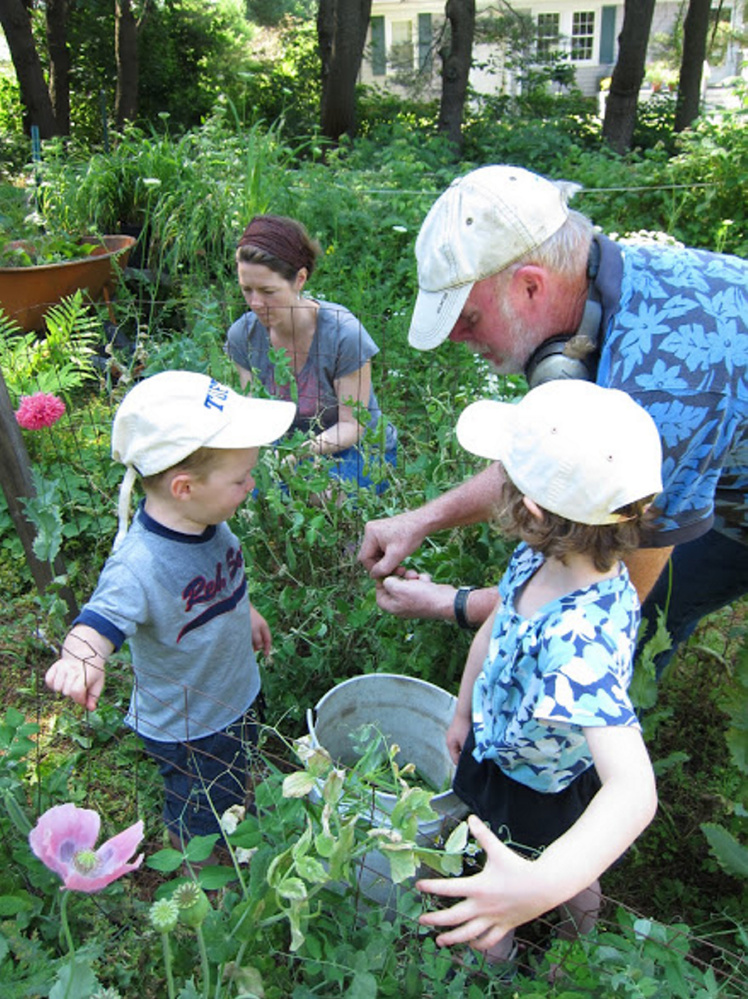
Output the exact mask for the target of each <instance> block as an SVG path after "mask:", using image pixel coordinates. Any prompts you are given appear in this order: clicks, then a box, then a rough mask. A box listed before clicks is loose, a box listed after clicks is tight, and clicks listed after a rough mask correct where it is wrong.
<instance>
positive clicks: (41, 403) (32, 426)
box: [16, 392, 65, 430]
mask: <svg viewBox="0 0 748 999" xmlns="http://www.w3.org/2000/svg"><path fill="white" fill-rule="evenodd" d="M64 412H65V403H64V402H63V401H62V399H58V398H57V396H56V395H51V394H50V393H49V392H35V393H34V395H22V396H21V404H20V405H19V407H18V409H17V410H16V420H17V422H18V424H19V426H21V427H23V429H24V430H40V429H41V428H42V427H51V426H52V425H53V424H54V423H57V421H58V420H59V419H60V417H61V416H62V414H63V413H64Z"/></svg>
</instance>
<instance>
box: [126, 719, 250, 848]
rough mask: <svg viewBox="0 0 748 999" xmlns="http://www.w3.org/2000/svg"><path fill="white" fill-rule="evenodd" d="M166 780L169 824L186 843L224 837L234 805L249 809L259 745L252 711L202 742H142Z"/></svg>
mask: <svg viewBox="0 0 748 999" xmlns="http://www.w3.org/2000/svg"><path fill="white" fill-rule="evenodd" d="M140 738H141V740H142V742H143V746H144V747H145V750H146V752H147V753H148V755H149V756H150V757H151V758H152V759H153V760H154V761H155V762H156V763H157V764H158V769H159V773H160V774H161V777H162V778H163V781H164V822H165V824H166V827H167V829H168V830H169V832H171V833H174V834H175V835H176V837H177V838H178V839H179V840H181V841H184V842H187V840H189V839H191V837H193V836H209V835H210V834H211V833H219V834H220V832H221V827H220V825H219V823H218V818H217V817H220V816H221V815H223V813H224V812H225V811H226V810H227V809H228V808H230V807H231V806H232V805H244V804H245V799H246V796H247V781H248V778H249V757H250V753H251V751H252V747H253V746H255V745H256V744H257V724H256V716H255V713H254V711H253V709H252V708H250V709H249V711H247V712H246V714H244V715H243V716H242V717H241V718H237V720H236V721H235V722H232V724H231V725H229V726H227V727H226V728H225V729H222V730H221V731H220V732H213V733H212V734H211V735H206V736H204V737H203V738H202V739H193V740H191V741H190V742H157V741H156V740H155V739H146V738H144V737H143V736H141V737H140Z"/></svg>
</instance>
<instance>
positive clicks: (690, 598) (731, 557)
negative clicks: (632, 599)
mask: <svg viewBox="0 0 748 999" xmlns="http://www.w3.org/2000/svg"><path fill="white" fill-rule="evenodd" d="M671 570H672V571H671ZM745 593H748V546H746V545H743V544H741V543H740V542H739V541H734V540H733V539H732V538H729V537H728V536H727V535H725V534H722V533H720V532H719V531H715V530H711V531H707V533H706V534H703V535H702V536H701V537H700V538H696V539H695V540H694V541H687V542H686V543H685V544H682V545H676V546H675V548H674V549H673V554H672V556H671V559H670V562H669V563H668V565H666V566H665V568H664V570H663V572H662V574H661V576H660V578H659V579H658V580H657V582H656V583H655V585H654V587H653V588H652V592H651V593H650V594H649V596H648V597H647V599H646V600H645V601H644V604H643V605H642V621H644V622H645V623H646V625H647V630H646V631H645V632H642V637H641V638H640V640H639V647H640V648H641V647H642V646H643V645H645V644H646V642H647V640H648V638H649V637H650V636H651V635H652V634H653V633H654V630H655V628H656V626H657V609H658V608H662V609H663V610H665V611H666V617H665V624H666V627H667V629H668V631H669V632H670V636H671V638H672V642H673V645H672V648H670V649H668V650H667V652H661V653H660V654H659V655H658V656H656V657H655V667H656V671H657V676H658V677H659V676H661V675H662V672H663V670H664V669H665V667H666V666H667V665H668V663H669V662H670V660H671V658H672V656H673V654H674V652H675V650H676V648H677V647H678V645H680V644H681V643H682V642H685V641H686V639H687V638H689V637H690V636H691V634H692V633H693V631H694V629H695V628H696V625H697V624H698V623H699V621H700V620H701V618H702V617H704V616H705V615H706V614H710V613H711V612H712V611H715V610H719V608H720V607H725V606H726V605H727V604H730V603H732V602H733V601H734V600H737V599H738V597H741V596H743V594H745Z"/></svg>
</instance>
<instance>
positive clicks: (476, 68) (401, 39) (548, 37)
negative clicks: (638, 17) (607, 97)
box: [361, 0, 743, 96]
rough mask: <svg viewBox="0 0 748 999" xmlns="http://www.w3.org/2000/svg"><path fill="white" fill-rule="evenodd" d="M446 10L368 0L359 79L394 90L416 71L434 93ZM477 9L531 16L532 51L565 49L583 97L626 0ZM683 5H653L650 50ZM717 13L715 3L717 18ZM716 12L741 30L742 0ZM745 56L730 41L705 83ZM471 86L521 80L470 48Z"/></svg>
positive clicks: (554, 0) (606, 63)
mask: <svg viewBox="0 0 748 999" xmlns="http://www.w3.org/2000/svg"><path fill="white" fill-rule="evenodd" d="M444 7H445V0H441V2H440V0H373V3H372V6H371V20H370V26H369V39H368V42H369V44H368V45H367V48H366V54H365V57H364V62H363V64H362V69H361V82H362V83H366V84H369V85H373V86H380V87H382V88H383V89H386V90H398V89H399V88H401V87H402V82H401V81H402V80H403V79H404V77H405V76H406V75H408V74H409V75H411V76H412V75H413V74H416V73H417V74H418V79H419V82H420V84H421V85H422V86H423V89H424V92H425V93H427V94H429V95H431V96H438V94H439V92H440V89H441V85H440V78H439V69H440V59H439V56H438V53H437V51H436V50H437V49H438V47H439V38H440V35H441V32H442V30H443V28H444V24H445V17H444ZM476 9H477V20H478V21H480V19H481V18H483V19H486V18H489V17H491V16H492V15H493V16H494V17H496V16H497V15H498V14H504V15H506V14H511V12H512V11H514V12H516V13H517V14H528V15H530V16H531V17H532V19H533V21H534V22H535V26H536V32H537V33H536V38H535V47H536V48H535V51H536V52H537V53H538V55H539V56H542V55H543V54H545V53H547V52H551V51H559V50H560V51H562V52H564V53H566V55H567V56H568V59H569V62H570V64H571V65H572V66H573V67H574V69H575V75H576V84H577V86H578V87H579V89H580V90H581V91H582V93H583V94H586V95H588V96H594V95H596V94H598V93H599V90H600V83H601V81H602V80H604V79H605V78H606V77H609V76H610V74H611V73H612V72H613V67H614V66H615V63H616V59H617V57H618V36H619V35H620V33H621V26H622V24H623V0H619V2H617V3H604V2H597V3H596V2H585V0H538V2H534V3H533V2H530V3H529V4H524V3H522V2H520V3H517V4H516V5H513V6H511V7H510V6H508V5H507V4H504V3H501V2H500V0H499V2H497V0H477V3H476ZM681 10H682V4H681V3H680V2H679V0H674V2H665V3H656V4H655V10H654V16H653V19H652V30H651V32H650V50H651V51H652V52H653V51H654V46H653V42H654V40H655V39H656V37H657V36H658V35H660V36H662V35H665V36H668V37H669V36H670V35H672V33H673V29H674V26H675V24H676V22H677V19H678V15H679V13H680V12H681ZM716 10H717V9H716V7H715V10H714V13H715V16H716ZM719 17H720V19H721V20H723V21H724V20H727V21H728V23H729V24H730V26H731V27H732V28H733V29H734V30H740V29H742V27H743V0H733V6H727V5H723V6H722V7H721V8H720V13H719ZM742 56H743V52H742V49H741V48H740V46H739V45H738V44H737V43H735V42H731V43H729V44H728V45H727V46H726V51H725V57H724V59H723V61H722V62H721V63H720V65H718V66H711V67H710V68H709V73H710V82H711V83H718V82H720V81H721V80H722V79H724V78H726V77H728V76H736V75H738V74H739V73H740V69H741V65H742ZM653 58H654V56H653ZM470 84H471V86H472V87H473V89H474V90H475V91H476V92H477V93H479V94H481V93H482V94H489V93H509V94H514V93H517V91H518V88H519V81H518V80H517V78H516V75H515V74H514V73H513V71H512V69H511V68H510V66H508V65H507V63H506V61H505V59H504V54H503V52H502V47H501V46H500V45H499V44H496V43H492V44H486V43H481V42H477V43H476V44H474V45H473V68H472V70H471V73H470Z"/></svg>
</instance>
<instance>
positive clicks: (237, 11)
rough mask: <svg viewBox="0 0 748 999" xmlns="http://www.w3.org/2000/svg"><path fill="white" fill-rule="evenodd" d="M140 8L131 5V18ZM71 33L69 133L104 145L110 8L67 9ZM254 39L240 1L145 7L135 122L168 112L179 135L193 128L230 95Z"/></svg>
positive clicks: (109, 99) (187, 0)
mask: <svg viewBox="0 0 748 999" xmlns="http://www.w3.org/2000/svg"><path fill="white" fill-rule="evenodd" d="M143 7H145V5H143V4H141V3H134V4H133V8H134V11H135V14H136V17H139V16H140V15H141V14H143V13H144V11H143ZM68 31H69V51H70V53H71V58H72V65H71V84H70V91H71V119H72V135H73V138H74V139H75V140H76V141H80V142H85V143H94V142H95V143H101V142H102V140H103V135H104V127H105V122H108V124H109V126H110V127H111V124H112V121H111V119H112V117H113V111H114V102H115V87H116V80H117V71H116V65H115V60H114V7H113V5H112V4H111V3H109V2H108V0H87V2H86V3H85V4H72V5H71V13H70V19H69V27H68ZM251 40H252V28H251V25H250V24H249V22H248V21H247V20H246V17H245V14H244V10H243V3H242V2H241V0H211V2H210V3H207V4H206V3H204V2H202V0H169V2H168V3H156V4H148V5H147V9H146V10H145V16H144V17H143V18H142V21H141V26H140V31H139V101H138V124H140V125H142V126H143V127H145V128H148V127H149V126H155V125H157V123H158V121H159V117H160V115H162V114H163V113H167V114H168V115H169V116H170V120H171V121H172V123H173V124H174V126H175V127H176V128H177V129H178V130H179V131H182V130H185V129H189V128H192V127H194V126H196V125H198V124H199V123H200V121H201V120H203V119H204V118H205V117H207V116H209V115H210V113H211V111H212V109H213V107H214V105H215V103H216V100H217V99H218V98H219V96H220V95H222V94H223V95H227V96H232V94H233V91H234V88H235V87H236V82H235V81H236V79H237V78H238V76H239V74H240V73H241V71H242V69H243V67H244V66H245V64H246V62H247V58H248V56H247V53H248V51H249V50H250V48H251ZM40 48H41V50H42V52H43V51H44V44H43V43H42V45H41V46H40ZM102 95H103V99H104V108H103V109H102Z"/></svg>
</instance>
